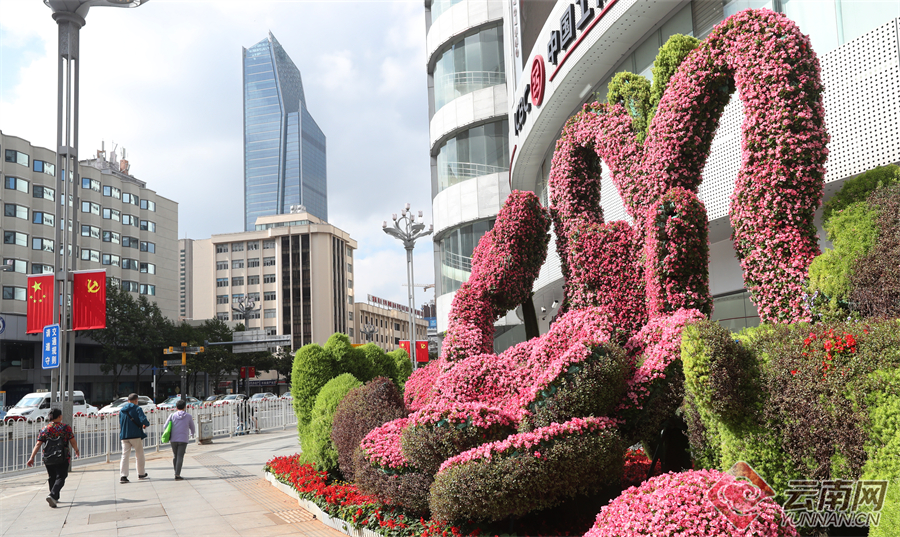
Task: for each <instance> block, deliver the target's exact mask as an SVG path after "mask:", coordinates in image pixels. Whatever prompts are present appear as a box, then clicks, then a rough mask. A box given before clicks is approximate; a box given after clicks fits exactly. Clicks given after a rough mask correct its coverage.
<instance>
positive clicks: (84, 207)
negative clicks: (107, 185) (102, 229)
mask: <svg viewBox="0 0 900 537" xmlns="http://www.w3.org/2000/svg"><path fill="white" fill-rule="evenodd" d="M81 212H83V213H90V214H96V215H97V216H100V204H99V203H91V202H90V201H82V202H81Z"/></svg>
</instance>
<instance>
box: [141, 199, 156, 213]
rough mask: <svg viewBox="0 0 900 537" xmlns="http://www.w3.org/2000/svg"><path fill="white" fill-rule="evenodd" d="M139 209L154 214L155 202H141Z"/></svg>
mask: <svg viewBox="0 0 900 537" xmlns="http://www.w3.org/2000/svg"><path fill="white" fill-rule="evenodd" d="M141 209H144V210H146V211H153V212H156V202H155V201H150V200H141Z"/></svg>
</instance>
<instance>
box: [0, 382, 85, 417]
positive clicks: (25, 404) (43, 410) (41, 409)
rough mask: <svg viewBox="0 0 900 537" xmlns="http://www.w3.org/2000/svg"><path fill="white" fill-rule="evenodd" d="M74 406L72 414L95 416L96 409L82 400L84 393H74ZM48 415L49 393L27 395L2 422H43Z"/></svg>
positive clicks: (11, 409) (10, 410)
mask: <svg viewBox="0 0 900 537" xmlns="http://www.w3.org/2000/svg"><path fill="white" fill-rule="evenodd" d="M74 402H75V406H73V407H72V413H73V414H76V415H77V414H79V413H80V414H96V413H97V407H95V406H92V405H89V404H87V401H85V400H84V392H80V391H78V390H76V391H75V401H74ZM49 414H50V392H36V393H29V394H28V395H26V396H25V397H23V398H22V399H20V400H19V402H18V403H16V406H14V407H12V408H10V409H9V411H8V412H7V413H6V416H5V417H4V418H3V421H4V422H6V423H9V422H11V421H21V420H25V421H43V420H46V419H47V416H48V415H49Z"/></svg>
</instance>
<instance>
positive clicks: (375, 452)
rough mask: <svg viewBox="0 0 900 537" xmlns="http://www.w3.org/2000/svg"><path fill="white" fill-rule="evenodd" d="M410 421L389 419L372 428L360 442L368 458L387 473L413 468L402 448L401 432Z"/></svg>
mask: <svg viewBox="0 0 900 537" xmlns="http://www.w3.org/2000/svg"><path fill="white" fill-rule="evenodd" d="M408 423H409V418H399V419H396V420H393V421H389V422H387V423H385V424H384V425H382V426H381V427H376V428H374V429H372V430H371V431H370V432H369V434H367V435H366V436H365V437H364V438H363V439H362V442H360V443H359V447H360V449H362V452H363V453H364V454H365V456H366V457H367V458H368V460H369V461H370V462H371V463H372V464H373V465H374V466H376V467H378V468H381V469H382V470H383V471H384V472H385V473H389V474H396V473H402V472H404V471H407V470H410V469H411V467H410V464H409V461H408V460H407V459H406V458H405V457H404V456H403V451H402V450H401V449H400V433H402V432H403V429H404V428H405V427H406V425H407V424H408Z"/></svg>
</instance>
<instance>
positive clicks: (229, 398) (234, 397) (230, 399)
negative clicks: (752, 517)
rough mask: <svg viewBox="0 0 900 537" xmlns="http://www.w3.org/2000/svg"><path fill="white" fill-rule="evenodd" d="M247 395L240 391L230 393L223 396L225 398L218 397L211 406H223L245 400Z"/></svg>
mask: <svg viewBox="0 0 900 537" xmlns="http://www.w3.org/2000/svg"><path fill="white" fill-rule="evenodd" d="M246 400H247V396H246V395H244V394H242V393H230V394H228V395H226V396H225V399H219V400H218V401H216V402H215V403H213V406H223V405H231V404H234V403H237V402H240V401H246Z"/></svg>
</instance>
